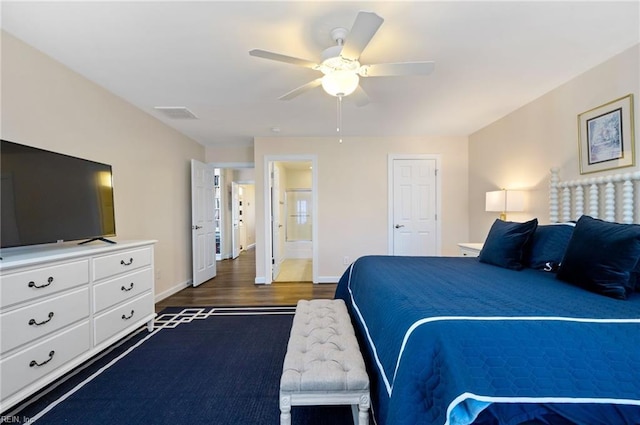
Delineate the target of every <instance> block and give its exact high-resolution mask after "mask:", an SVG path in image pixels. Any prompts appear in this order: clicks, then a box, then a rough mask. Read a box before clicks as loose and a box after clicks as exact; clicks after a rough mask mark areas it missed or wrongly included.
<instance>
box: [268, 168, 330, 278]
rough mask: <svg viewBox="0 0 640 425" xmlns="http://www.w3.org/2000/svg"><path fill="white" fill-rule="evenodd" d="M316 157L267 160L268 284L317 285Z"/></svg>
mask: <svg viewBox="0 0 640 425" xmlns="http://www.w3.org/2000/svg"><path fill="white" fill-rule="evenodd" d="M315 164H316V159H315V156H295V157H292V156H286V157H270V158H268V159H267V164H266V167H265V172H266V174H267V176H266V179H265V181H268V182H269V185H268V186H269V187H268V195H269V196H267V197H266V199H267V200H268V202H266V203H265V222H266V223H270V226H269V227H270V232H268V238H269V239H270V240H268V241H266V247H267V248H270V249H267V250H266V256H267V258H266V261H265V265H266V268H267V270H265V272H266V273H265V275H266V277H270V279H269V281H267V282H265V283H271V282H314V283H315V282H317V248H316V244H317V213H316V212H317V193H316V192H317V190H316V181H317V167H316V165H315Z"/></svg>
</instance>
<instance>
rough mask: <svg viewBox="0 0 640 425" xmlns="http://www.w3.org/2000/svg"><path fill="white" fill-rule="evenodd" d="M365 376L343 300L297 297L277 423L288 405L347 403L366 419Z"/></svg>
mask: <svg viewBox="0 0 640 425" xmlns="http://www.w3.org/2000/svg"><path fill="white" fill-rule="evenodd" d="M369 400H370V398H369V377H368V376H367V371H366V369H365V366H364V361H363V360H362V354H360V348H359V347H358V341H357V340H356V337H355V334H354V332H353V327H352V326H351V320H350V318H349V313H348V312H347V308H346V306H345V304H344V301H342V300H311V301H307V300H300V301H298V305H297V306H296V313H295V316H294V317H293V325H292V327H291V335H290V337H289V344H288V346H287V354H286V355H285V358H284V365H283V370H282V378H281V379H280V424H281V425H289V424H290V423H291V406H311V405H337V404H350V405H351V409H352V412H353V421H354V424H358V425H367V424H368V423H369V405H370V401H369Z"/></svg>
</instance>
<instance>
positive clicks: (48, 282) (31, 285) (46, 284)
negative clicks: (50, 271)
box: [28, 276, 53, 289]
mask: <svg viewBox="0 0 640 425" xmlns="http://www.w3.org/2000/svg"><path fill="white" fill-rule="evenodd" d="M52 283H53V277H51V276H49V279H47V283H45V284H44V285H40V286H38V285H36V283H35V282H34V281H33V280H32V281H31V282H29V285H28V286H29V288H36V289H40V288H46V287H47V286H49V285H51V284H52Z"/></svg>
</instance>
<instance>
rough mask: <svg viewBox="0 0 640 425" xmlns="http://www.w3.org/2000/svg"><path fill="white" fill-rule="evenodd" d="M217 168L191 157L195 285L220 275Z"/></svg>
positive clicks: (192, 243) (192, 248)
mask: <svg viewBox="0 0 640 425" xmlns="http://www.w3.org/2000/svg"><path fill="white" fill-rule="evenodd" d="M214 202H215V200H214V169H213V167H210V166H209V165H207V164H204V163H202V162H199V161H196V160H195V159H192V160H191V252H192V255H193V286H198V285H200V284H201V283H203V282H205V281H207V280H209V279H211V278H213V277H215V275H216V226H215V215H214V206H215V204H214Z"/></svg>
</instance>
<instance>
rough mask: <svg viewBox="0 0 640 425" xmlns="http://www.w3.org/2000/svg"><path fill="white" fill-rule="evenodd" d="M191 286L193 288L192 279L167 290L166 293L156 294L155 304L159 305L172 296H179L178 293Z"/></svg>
mask: <svg viewBox="0 0 640 425" xmlns="http://www.w3.org/2000/svg"><path fill="white" fill-rule="evenodd" d="M189 286H191V279H189V280H187V281H186V282H182V283H179V284H177V285H175V286H173V287H171V288H169V289H167V290H166V291H162V292H160V293H158V294H156V297H155V302H156V303H158V302H160V301H162V300H164V299H165V298H169V297H170V296H171V295H173V294H177V293H178V292H180V291H182V290H183V289H185V288H188V287H189Z"/></svg>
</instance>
